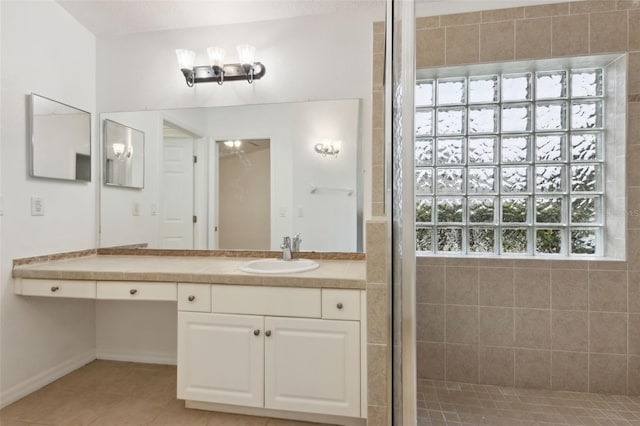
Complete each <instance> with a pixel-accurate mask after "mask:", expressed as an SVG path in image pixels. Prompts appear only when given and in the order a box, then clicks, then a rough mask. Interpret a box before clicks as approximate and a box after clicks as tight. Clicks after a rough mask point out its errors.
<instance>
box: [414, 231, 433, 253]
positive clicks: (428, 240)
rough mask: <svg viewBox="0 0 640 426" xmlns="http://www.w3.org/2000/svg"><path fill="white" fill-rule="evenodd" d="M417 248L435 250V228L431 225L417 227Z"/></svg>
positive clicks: (418, 249)
mask: <svg viewBox="0 0 640 426" xmlns="http://www.w3.org/2000/svg"><path fill="white" fill-rule="evenodd" d="M416 250H417V251H433V229H432V228H431V227H428V228H425V227H421V226H418V227H416Z"/></svg>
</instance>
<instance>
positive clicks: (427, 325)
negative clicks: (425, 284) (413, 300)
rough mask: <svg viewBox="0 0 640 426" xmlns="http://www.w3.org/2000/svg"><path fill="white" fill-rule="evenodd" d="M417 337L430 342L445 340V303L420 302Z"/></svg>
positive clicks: (418, 306)
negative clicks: (428, 303) (430, 303)
mask: <svg viewBox="0 0 640 426" xmlns="http://www.w3.org/2000/svg"><path fill="white" fill-rule="evenodd" d="M416 311H417V312H416V314H417V318H416V328H417V330H416V337H417V338H418V340H423V341H428V342H444V305H427V304H424V303H418V305H417V309H416Z"/></svg>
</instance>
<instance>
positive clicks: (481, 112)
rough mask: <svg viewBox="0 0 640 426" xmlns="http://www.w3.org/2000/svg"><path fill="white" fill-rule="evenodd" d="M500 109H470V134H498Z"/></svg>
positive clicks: (479, 107) (486, 107) (493, 107)
mask: <svg viewBox="0 0 640 426" xmlns="http://www.w3.org/2000/svg"><path fill="white" fill-rule="evenodd" d="M498 114H499V112H498V107H497V106H477V107H469V133H497V132H498Z"/></svg>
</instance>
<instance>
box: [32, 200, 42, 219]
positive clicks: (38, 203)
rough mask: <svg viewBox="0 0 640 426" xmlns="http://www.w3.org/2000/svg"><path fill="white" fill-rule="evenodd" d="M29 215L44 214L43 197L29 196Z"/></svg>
mask: <svg viewBox="0 0 640 426" xmlns="http://www.w3.org/2000/svg"><path fill="white" fill-rule="evenodd" d="M31 216H44V199H43V198H42V197H36V196H32V197H31Z"/></svg>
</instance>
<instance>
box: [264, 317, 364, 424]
mask: <svg viewBox="0 0 640 426" xmlns="http://www.w3.org/2000/svg"><path fill="white" fill-rule="evenodd" d="M265 333H266V337H265V408H273V409H278V410H291V411H306V412H311V413H320V414H334V415H341V416H352V417H359V416H360V323H359V322H357V321H328V320H315V319H299V318H274V317H266V318H265Z"/></svg>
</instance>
